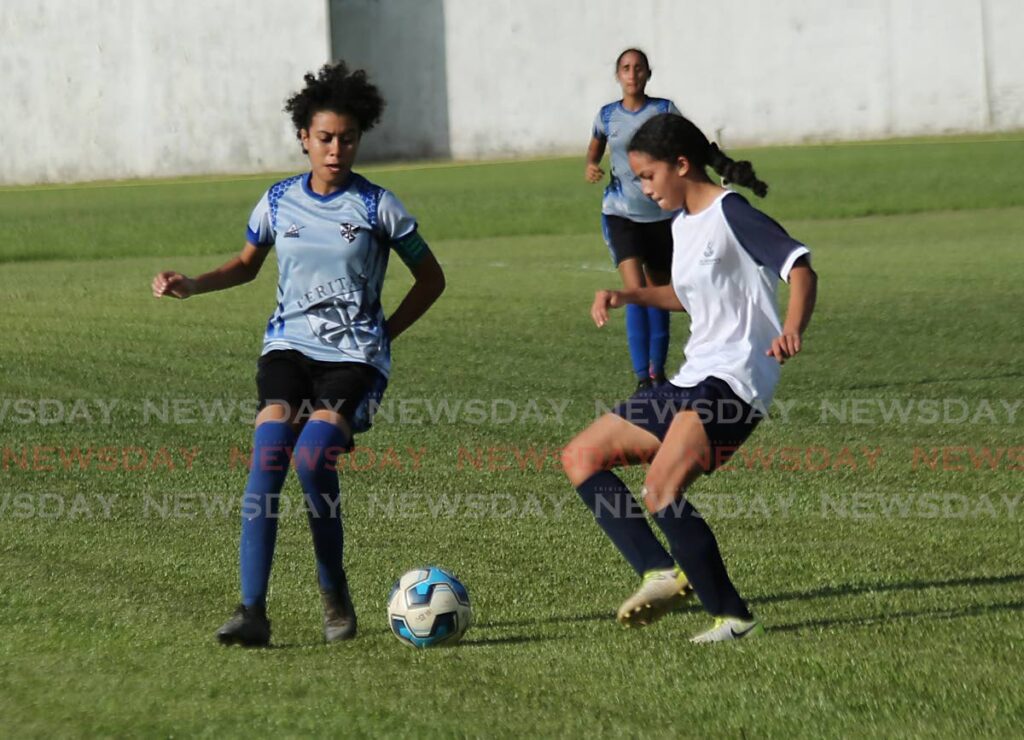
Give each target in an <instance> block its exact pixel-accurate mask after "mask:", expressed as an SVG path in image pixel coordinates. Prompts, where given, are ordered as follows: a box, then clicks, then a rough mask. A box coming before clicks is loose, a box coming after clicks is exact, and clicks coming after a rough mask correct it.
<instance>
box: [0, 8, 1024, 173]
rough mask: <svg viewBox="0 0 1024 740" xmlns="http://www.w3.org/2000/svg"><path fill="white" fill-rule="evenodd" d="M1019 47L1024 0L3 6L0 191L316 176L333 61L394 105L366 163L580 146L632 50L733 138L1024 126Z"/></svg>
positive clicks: (653, 87)
mask: <svg viewBox="0 0 1024 740" xmlns="http://www.w3.org/2000/svg"><path fill="white" fill-rule="evenodd" d="M328 8H330V18H329V17H328V16H329V13H328ZM1022 38H1024V0H775V1H774V2H770V3H769V2H764V0H717V1H716V2H713V3H711V2H707V0H629V1H628V2H625V1H624V0H559V1H558V2H552V1H551V0H293V2H290V3H284V2H281V0H0V183H28V182H67V181H75V180H88V179H97V178H120V177H140V176H142V177H145V176H170V175H179V174H189V173H219V172H257V171H265V170H290V169H294V168H297V167H302V166H303V165H304V163H305V160H304V158H303V157H302V156H301V154H300V150H299V148H298V145H297V144H296V143H295V140H294V138H293V132H292V130H291V124H290V122H289V120H288V118H287V116H286V115H285V114H284V113H282V112H281V107H282V105H283V101H284V99H285V98H286V97H287V96H288V94H289V93H291V92H292V91H294V90H295V89H297V88H298V87H299V86H300V84H301V80H302V74H303V73H304V72H306V71H307V70H311V69H315V68H317V67H318V66H319V65H321V64H322V63H323V62H324V61H326V60H327V59H329V58H331V57H332V56H336V57H342V58H345V59H346V60H347V61H349V62H350V63H352V64H353V65H355V66H361V67H365V68H367V69H368V70H369V71H370V73H371V75H372V76H373V79H374V80H375V81H376V82H377V83H378V84H379V85H380V87H381V89H382V91H383V93H384V95H385V97H386V99H387V100H388V101H389V105H388V108H387V109H386V110H385V118H384V121H383V122H382V124H381V126H380V127H379V129H377V130H374V131H373V132H371V133H370V134H369V136H368V137H367V139H366V141H365V142H364V145H363V155H364V157H365V158H374V157H376V158H388V157H408V156H412V157H423V156H445V155H449V154H450V155H452V156H454V157H458V158H473V157H497V156H505V155H528V154H540V153H553V152H572V153H580V152H582V150H583V148H584V146H585V145H586V142H587V139H588V136H589V133H590V124H591V121H592V119H593V117H594V114H595V113H596V111H597V109H598V107H599V106H600V105H601V104H603V103H605V102H608V101H610V100H614V99H616V98H617V97H618V95H619V89H618V86H617V85H616V83H615V79H614V75H613V65H614V62H615V58H616V56H617V55H618V53H619V51H621V50H622V49H623V48H625V47H627V46H639V47H640V48H642V49H644V50H646V51H647V52H648V54H649V56H650V58H651V62H652V66H653V67H654V77H653V79H652V81H651V84H650V86H649V88H648V92H649V93H650V94H652V95H661V96H665V97H670V98H672V99H674V100H675V101H676V103H677V104H678V105H679V106H680V108H681V109H682V110H683V111H684V112H685V113H687V114H688V115H689V116H690V117H691V118H693V119H694V120H695V121H696V122H697V123H698V124H699V125H700V126H702V127H703V128H704V129H705V130H706V131H707V132H708V133H709V134H712V133H713V132H715V131H716V130H719V129H721V130H722V131H723V137H724V141H725V143H726V144H727V145H736V144H752V143H772V142H799V141H809V140H817V141H820V140H837V139H859V138H875V137H886V136H904V135H915V134H929V133H943V132H964V131H993V130H1008V129H1019V128H1024V43H1021V39H1022ZM332 43H333V46H332Z"/></svg>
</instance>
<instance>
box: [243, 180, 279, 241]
mask: <svg viewBox="0 0 1024 740" xmlns="http://www.w3.org/2000/svg"><path fill="white" fill-rule="evenodd" d="M269 196H270V194H269V192H268V193H264V194H263V197H262V198H260V202H259V203H257V204H256V207H255V208H253V209H252V214H251V215H250V216H249V225H248V226H247V227H246V229H245V240H246V241H247V242H249V243H250V244H252V245H253V246H254V247H263V248H266V247H271V246H273V244H274V228H273V226H272V225H271V223H270V197H269Z"/></svg>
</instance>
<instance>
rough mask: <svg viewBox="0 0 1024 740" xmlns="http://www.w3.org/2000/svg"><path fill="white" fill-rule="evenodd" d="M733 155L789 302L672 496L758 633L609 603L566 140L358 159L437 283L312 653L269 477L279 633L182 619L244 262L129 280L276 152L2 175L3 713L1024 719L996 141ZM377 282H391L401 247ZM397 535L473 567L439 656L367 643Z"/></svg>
mask: <svg viewBox="0 0 1024 740" xmlns="http://www.w3.org/2000/svg"><path fill="white" fill-rule="evenodd" d="M749 154H750V155H751V157H752V158H753V159H754V162H755V164H756V165H757V167H758V171H759V173H760V174H761V175H762V177H763V178H764V179H765V180H767V181H768V182H769V183H770V185H771V186H772V191H771V194H770V195H769V197H768V198H767V199H766V200H765V201H764V202H763V203H762V204H761V205H762V206H763V208H764V209H765V210H766V211H767V212H769V213H771V214H772V215H774V216H776V217H777V218H779V219H780V220H782V221H783V222H784V223H785V224H786V226H787V227H788V228H789V230H790V232H791V233H793V234H794V235H795V236H797V237H798V238H800V239H802V240H804V241H805V242H806V243H807V244H809V245H810V246H811V247H812V249H813V250H814V264H815V267H816V269H817V271H818V273H819V275H820V298H819V307H818V310H817V313H816V315H815V319H814V322H813V323H812V326H811V328H810V330H809V332H808V334H807V337H806V351H805V354H803V355H801V356H800V357H799V358H798V359H797V360H796V361H794V362H793V363H791V364H787V366H786V369H785V370H784V372H783V380H782V383H781V385H780V387H779V390H778V393H777V398H778V399H779V401H781V402H783V403H784V404H785V406H780V407H779V408H778V410H777V413H776V414H775V417H774V418H773V419H771V420H769V421H767V422H765V423H764V424H762V425H761V426H760V427H759V429H758V430H757V432H756V433H755V435H754V436H753V437H752V438H751V440H750V441H749V442H748V445H747V448H746V449H747V451H748V454H747V455H746V456H741V457H740V458H738V460H737V462H735V463H734V464H733V465H732V466H731V467H730V468H729V469H726V470H723V471H721V472H719V473H716V474H715V475H714V476H711V477H709V478H707V479H705V480H703V481H701V482H700V484H699V485H698V486H697V487H696V488H695V489H694V491H693V498H694V499H695V500H696V501H697V502H698V504H699V505H700V506H703V508H704V511H705V513H706V514H707V516H708V518H709V520H710V521H711V524H712V526H714V527H715V528H716V532H717V534H718V537H719V540H720V542H721V544H722V547H723V551H724V554H725V557H726V560H727V562H728V563H729V565H730V568H731V571H732V574H733V576H734V579H735V580H736V582H737V584H738V585H739V587H740V589H741V591H742V592H743V593H744V594H745V595H746V596H747V597H748V598H749V599H750V601H751V603H752V607H753V608H754V610H755V611H756V612H757V614H758V615H759V616H760V617H761V618H762V619H763V621H764V622H765V624H766V626H767V628H768V632H767V634H766V635H765V636H764V638H763V639H760V640H756V641H750V642H744V643H738V644H733V645H723V646H712V647H711V648H710V649H709V648H708V647H707V646H694V645H690V644H689V643H688V642H687V641H686V639H685V638H686V637H688V636H689V635H690V634H692V633H694V632H696V631H698V630H700V629H703V628H704V627H705V626H707V624H708V620H707V618H706V617H705V616H704V615H703V613H701V612H700V611H699V610H698V609H697V608H696V607H694V608H692V609H690V610H689V611H685V612H681V613H678V614H675V615H672V616H670V617H668V618H666V619H665V620H664V621H662V622H660V623H658V624H657V625H656V626H654V627H652V628H650V629H647V630H642V631H626V630H622V629H621V628H620V627H619V626H618V625H617V624H616V623H615V622H614V619H613V614H614V610H615V608H616V607H617V605H618V604H619V602H620V601H621V599H622V598H623V597H624V596H625V595H626V594H628V593H629V591H630V590H631V588H632V587H633V585H634V584H633V581H632V575H631V572H630V571H629V569H628V567H627V565H626V564H625V562H624V561H622V559H621V558H620V557H619V556H618V554H617V553H616V552H615V551H614V550H613V548H612V547H611V546H610V544H609V543H608V542H607V541H606V540H605V539H604V538H603V537H602V536H601V535H600V533H599V530H598V529H597V527H596V526H595V525H594V523H593V521H592V517H591V516H590V514H589V513H588V512H587V511H586V510H585V509H584V508H583V507H582V506H581V505H579V503H578V500H577V498H576V494H575V493H574V492H573V491H572V490H571V488H570V487H569V486H568V484H567V483H566V482H565V480H564V478H563V477H562V475H561V473H560V472H559V469H558V466H557V463H556V458H557V450H558V447H559V445H562V444H564V443H565V442H566V441H567V440H568V439H569V438H570V437H571V436H572V435H573V434H574V433H575V432H576V431H577V430H579V429H581V428H582V427H583V426H584V425H585V424H586V423H588V421H590V420H591V419H592V418H593V417H594V415H595V413H596V410H597V409H598V408H602V407H603V405H604V404H608V403H611V402H612V401H614V400H616V399H617V398H618V397H621V396H622V395H624V394H625V393H627V392H628V391H629V390H630V388H631V373H630V372H629V369H628V358H627V354H626V348H625V339H624V328H623V322H622V317H621V314H619V315H617V316H615V318H614V320H613V322H612V325H611V326H609V327H608V328H606V329H605V330H603V331H597V330H596V329H594V328H593V326H592V325H591V324H590V321H589V318H588V315H587V308H588V306H589V303H590V299H591V297H592V291H593V290H594V289H596V288H599V287H604V286H613V285H614V284H615V283H616V275H615V274H614V273H613V271H612V270H611V267H610V264H609V260H608V256H607V252H606V250H605V247H604V245H603V243H602V241H601V239H600V235H599V229H598V221H597V211H598V200H599V189H598V188H597V187H592V186H587V185H585V184H584V183H583V182H582V164H581V161H579V160H543V161H537V162H524V163H507V164H486V165H477V166H451V167H425V168H412V169H404V170H403V169H400V168H378V169H374V168H366V169H365V170H363V171H364V173H365V174H367V175H368V176H370V177H371V179H374V180H375V181H377V182H379V183H381V184H383V185H385V186H388V187H390V188H392V189H393V190H395V191H396V192H397V193H398V194H399V196H400V197H402V199H403V200H404V201H405V203H406V204H407V206H408V207H409V209H410V210H411V211H412V212H413V213H415V214H416V215H417V216H418V217H419V219H420V222H421V226H422V233H423V234H424V236H425V237H426V238H427V239H428V240H429V241H430V243H431V244H432V246H433V247H434V250H435V251H436V253H437V254H438V256H439V259H440V260H441V262H442V263H443V265H444V267H445V270H446V273H447V276H448V291H447V292H446V294H445V296H444V297H443V298H442V300H441V302H440V303H439V304H438V305H437V306H436V307H435V309H434V310H432V311H431V312H430V313H429V314H428V315H427V317H426V318H425V319H424V320H423V322H422V323H421V324H419V325H417V326H416V327H415V328H414V329H413V330H411V331H410V332H409V334H408V335H406V336H404V337H402V339H400V340H399V342H397V343H396V347H395V358H396V361H395V364H396V371H395V374H394V375H393V378H392V382H391V386H390V388H389V391H388V395H387V397H386V399H385V401H386V402H390V403H391V405H390V406H388V405H387V404H386V405H385V410H386V411H387V410H389V413H390V414H391V417H392V418H390V419H389V418H387V417H386V416H385V417H384V418H379V419H378V423H377V425H376V427H375V428H374V430H373V431H372V432H370V433H368V434H367V435H365V436H364V437H362V438H361V440H360V441H361V445H362V447H361V448H360V450H359V451H358V452H357V453H356V454H355V455H354V456H353V457H352V458H350V460H349V461H348V463H347V469H345V470H343V472H342V490H343V495H344V510H345V516H346V561H347V565H348V569H349V573H350V579H351V581H352V584H353V591H354V598H355V600H356V605H357V608H358V609H359V614H360V625H361V632H360V636H359V638H358V639H356V640H355V641H353V642H352V643H349V644H344V645H339V646H332V647H330V648H328V647H325V646H324V645H322V644H321V639H320V627H319V604H318V600H317V597H316V588H315V570H314V566H313V558H312V550H311V547H310V543H309V535H308V531H307V528H306V524H305V520H304V516H303V515H302V514H301V512H300V511H299V510H298V501H299V494H298V488H297V484H296V482H295V481H294V479H289V482H288V485H287V487H286V491H287V492H288V493H289V494H290V500H291V501H292V503H293V504H294V506H293V507H292V510H291V513H290V514H286V515H285V519H284V521H283V523H282V526H281V534H280V537H279V541H278V547H277V557H276V561H275V568H274V575H273V578H272V581H271V589H272V590H271V595H270V613H271V618H272V619H273V622H274V643H275V646H274V649H271V650H265V651H243V650H240V649H230V650H226V649H223V648H220V647H219V646H218V645H217V644H216V643H215V641H214V640H213V631H214V630H215V629H216V627H217V626H218V625H219V624H220V623H221V622H222V621H223V620H224V618H225V617H226V616H227V615H228V614H229V612H230V610H231V608H232V607H233V605H234V604H235V602H236V601H237V595H236V594H237V544H238V529H239V527H238V509H239V501H238V499H239V496H240V492H241V489H242V486H243V483H244V478H245V471H244V463H243V458H244V455H245V454H246V453H247V451H248V449H249V445H250V435H251V429H250V424H249V422H248V420H247V414H248V418H249V419H251V410H252V408H253V401H252V395H253V393H254V387H253V382H252V379H253V374H254V361H255V357H256V355H257V354H258V351H259V346H260V339H261V334H262V330H263V326H264V323H265V321H266V317H267V316H268V315H269V314H270V312H271V310H272V308H273V290H274V283H275V279H276V269H275V268H274V266H273V265H272V264H271V263H268V266H267V269H265V270H264V273H263V274H262V275H261V276H260V277H259V278H258V280H257V281H256V282H255V283H254V284H252V285H249V286H245V287H242V288H238V289H235V290H232V291H229V292H226V293H220V294H213V295H207V296H200V297H198V298H195V299H192V300H189V301H185V302H174V301H169V300H161V301H157V300H154V299H153V298H152V297H151V296H150V294H149V287H148V286H149V281H150V278H151V276H152V275H153V273H155V272H156V271H158V270H160V269H169V268H175V269H180V270H182V271H185V272H189V273H194V272H199V271H202V270H205V269H208V268H210V267H212V266H214V265H216V264H219V262H220V261H222V260H223V259H224V258H226V257H227V256H228V255H230V254H231V253H233V252H234V251H235V250H236V249H237V248H238V247H239V246H240V244H241V238H242V234H243V230H244V223H245V219H246V218H247V216H248V214H249V211H250V209H251V207H252V206H253V204H254V203H255V202H256V200H257V199H258V198H259V197H260V194H261V193H262V191H263V190H264V189H265V188H266V187H267V186H268V185H269V184H270V183H271V182H273V179H274V178H272V177H266V178H242V179H237V180H227V181H225V180H195V181H187V182H155V183H137V184H132V183H129V184H113V185H98V186H72V187H64V188H45V187H44V188H24V189H10V188H8V189H3V190H0V223H3V224H4V227H5V231H6V237H7V238H6V239H5V240H4V242H3V244H2V245H0V300H2V304H3V319H4V329H5V330H4V334H3V340H2V344H0V346H2V349H0V395H2V397H0V435H2V437H0V442H2V443H0V448H2V454H3V464H2V470H0V480H2V493H0V507H2V508H0V532H2V536H0V543H2V544H0V631H2V635H3V639H2V640H0V717H2V719H0V730H2V734H4V735H6V736H24V735H35V736H43V735H46V736H50V735H54V734H56V735H62V736H65V735H86V734H102V735H126V734H131V735H154V736H155V735H162V736H169V735H175V736H181V735H206V736H221V735H243V734H245V735H249V734H251V733H253V732H255V733H259V734H269V733H274V734H282V735H307V734H311V735H320V736H327V735H334V736H336V735H339V734H340V735H345V736H350V735H380V734H394V735H404V736H422V735H444V736H452V735H455V736H491V735H494V736H513V735H547V736H550V735H563V734H568V735H584V734H586V735H600V736H629V737H637V736H731V737H759V736H783V735H785V736H804V737H819V736H822V735H830V736H835V735H845V736H851V735H852V736H921V735H926V736H942V737H945V736H950V735H953V734H957V735H964V734H966V735H986V736H1011V735H1017V734H1019V732H1020V728H1021V726H1022V725H1024V701H1022V697H1021V692H1020V677H1021V675H1024V651H1022V650H1021V648H1020V646H1021V641H1022V638H1024V627H1022V626H1021V615H1022V611H1024V555H1022V546H1021V542H1022V534H1024V527H1022V518H1024V495H1022V492H1024V486H1022V475H1024V425H1022V422H1021V420H1022V419H1024V403H1022V401H1024V394H1022V393H1021V388H1022V379H1024V360H1022V354H1021V348H1022V346H1024V323H1022V321H1021V313H1022V309H1024V302H1022V299H1021V287H1020V286H1021V284H1022V281H1024V263H1022V259H1021V256H1022V254H1024V251H1022V248H1024V236H1022V234H1024V189H1022V188H1020V187H1019V172H1018V170H1019V167H1018V166H1017V163H1019V162H1020V161H1022V160H1024V139H1022V138H1020V137H1016V138H1014V137H1008V138H1006V137H1004V138H1002V139H999V140H984V139H982V140H977V139H975V140H962V141H958V140H945V141H930V142H893V143H878V144H863V145H848V146H838V145H837V146H819V147H805V148H776V149H764V150H757V151H752V152H749ZM388 280H389V282H388V284H387V287H386V294H385V299H386V302H387V305H389V306H394V305H395V304H396V303H397V300H398V299H399V298H400V297H401V295H402V294H403V292H404V290H405V288H406V287H407V286H408V285H409V279H408V276H407V274H406V273H405V271H404V268H403V267H402V265H401V263H400V262H399V261H397V260H394V261H393V264H392V270H391V274H390V275H389V276H388ZM673 322H674V323H673V332H674V340H673V350H672V355H671V362H672V363H678V362H679V361H681V359H682V357H681V346H682V342H683V340H684V338H685V335H686V320H685V317H677V318H674V319H673ZM403 402H404V404H405V406H404V407H403V406H402V405H401V404H402V403H403ZM442 402H447V403H448V404H449V406H448V409H449V411H450V412H451V413H450V415H449V414H446V413H443V412H440V413H439V412H438V409H439V406H438V405H437V404H440V403H442ZM458 403H463V404H467V403H469V404H470V405H471V407H472V408H473V409H477V410H481V409H482V411H479V413H478V412H477V411H474V412H469V411H468V410H467V409H468V408H469V407H465V406H464V407H462V408H461V409H456V410H455V411H454V412H452V411H451V410H452V409H455V408H456V404H458ZM211 409H212V411H211ZM403 409H404V410H403ZM207 413H209V414H211V416H210V417H204V414H207ZM431 413H433V414H434V416H435V419H434V420H430V419H429V418H428V417H429V416H430V415H431ZM513 415H515V418H511V417H513ZM481 417H484V420H485V422H486V423H480V422H481ZM625 478H626V480H627V481H628V482H629V483H631V484H637V483H639V482H640V481H641V480H642V471H639V470H632V471H628V472H627V473H625ZM421 563H436V564H439V565H443V566H445V567H448V568H450V569H452V570H454V571H455V572H457V573H458V574H459V575H460V576H461V577H462V578H463V580H464V581H465V583H466V584H467V585H468V587H469V589H470V593H471V595H472V597H473V600H474V605H475V610H476V617H477V624H476V625H475V626H474V628H473V629H472V630H471V631H470V632H469V633H468V634H467V636H466V640H465V642H464V643H463V644H462V645H461V646H459V647H455V648H451V649H443V650H436V651H422V652H417V651H414V650H411V649H409V648H406V647H403V646H402V645H400V644H399V643H398V642H397V641H396V640H395V639H394V637H392V636H391V634H390V632H389V631H388V628H387V626H386V623H385V619H384V600H385V597H386V595H387V591H388V587H389V586H390V584H391V582H392V581H393V580H394V579H395V578H397V577H398V575H399V574H400V573H402V572H403V571H405V570H406V569H408V568H410V567H412V566H415V565H418V564H421Z"/></svg>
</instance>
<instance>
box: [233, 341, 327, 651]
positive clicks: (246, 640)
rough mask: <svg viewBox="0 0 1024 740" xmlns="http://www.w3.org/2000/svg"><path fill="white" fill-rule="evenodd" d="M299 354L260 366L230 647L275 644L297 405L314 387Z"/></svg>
mask: <svg viewBox="0 0 1024 740" xmlns="http://www.w3.org/2000/svg"><path fill="white" fill-rule="evenodd" d="M296 354H297V353H289V352H271V353H268V354H267V355H265V356H263V357H261V358H260V361H259V364H258V371H257V376H256V384H257V389H258V392H259V398H260V406H261V408H260V411H259V413H258V414H257V416H256V428H255V431H254V432H253V450H252V462H251V464H250V467H249V476H248V480H247V481H246V485H245V493H244V494H243V496H242V531H241V537H240V539H239V557H238V562H239V576H240V581H241V590H242V602H241V604H239V606H238V608H237V609H236V610H235V614H234V615H233V616H232V618H231V619H230V620H228V622H227V623H225V624H224V625H223V626H222V627H221V628H220V630H218V632H217V638H218V639H219V640H220V641H221V642H222V643H224V644H242V645H266V644H267V643H269V641H270V622H269V620H267V617H266V602H267V591H268V588H269V583H270V571H271V565H272V563H273V559H274V547H275V544H276V542H277V524H278V511H279V508H278V507H279V500H280V494H281V488H282V487H283V486H284V481H285V477H286V476H287V475H288V467H289V464H290V460H291V452H292V447H293V446H294V444H295V436H296V431H295V426H294V421H295V412H296V411H297V408H298V403H297V401H296V399H297V398H300V397H301V395H302V393H303V392H304V391H305V385H306V383H307V382H308V379H307V378H306V376H305V375H304V372H303V369H302V367H301V361H300V360H299V359H298V358H296V356H295V355H296Z"/></svg>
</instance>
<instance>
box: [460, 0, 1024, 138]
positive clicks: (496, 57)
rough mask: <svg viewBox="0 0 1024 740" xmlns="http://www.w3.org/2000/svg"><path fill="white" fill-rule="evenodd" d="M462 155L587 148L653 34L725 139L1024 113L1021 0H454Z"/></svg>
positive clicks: (897, 128)
mask: <svg viewBox="0 0 1024 740" xmlns="http://www.w3.org/2000/svg"><path fill="white" fill-rule="evenodd" d="M444 16H445V37H446V39H447V48H448V53H447V69H448V80H447V85H448V109H449V131H450V132H451V152H452V154H453V156H455V157H478V156H495V155H506V154H521V153H536V152H559V151H582V149H583V147H584V146H585V144H586V141H587V139H588V135H589V131H590V123H591V120H592V119H593V116H594V114H595V113H596V111H597V109H598V107H599V106H600V105H601V104H603V103H605V102H608V101H610V100H614V99H616V98H617V97H618V96H619V89H618V86H617V85H616V83H615V80H614V78H613V66H614V62H615V58H616V56H617V55H618V53H619V52H620V51H621V50H622V49H624V48H626V47H629V46H638V47H640V48H642V49H644V50H645V51H646V52H647V53H648V55H649V57H650V60H651V66H652V67H653V69H654V76H653V78H652V80H651V83H650V85H649V87H648V93H649V94H652V95H659V96H664V97H670V98H672V99H674V100H675V101H676V103H677V104H678V105H679V107H680V108H681V109H682V110H683V112H684V113H686V114H687V115H689V116H690V117H691V118H693V119H694V120H695V122H697V123H698V124H699V125H700V126H702V127H703V128H705V129H706V130H707V131H708V133H709V134H710V133H711V132H713V131H714V130H716V129H720V128H721V129H724V138H725V140H726V141H727V142H728V143H729V144H737V143H743V144H749V143H771V142H799V141H807V140H834V139H860V138H874V137H886V136H897V135H898V136H903V135H916V134H929V133H940V132H967V131H989V130H997V129H1013V128H1024V44H1022V43H1021V41H1020V39H1022V38H1024V1H1022V0H844V1H842V2H840V1H839V0H834V1H826V0H774V2H763V1H762V0H718V2H714V3H709V2H706V1H705V0H631V2H621V1H620V0H615V1H609V2H593V0H590V1H588V0H560V2H559V3H557V4H553V3H549V2H547V1H546V0H492V1H490V2H486V3H484V2H478V0H446V2H445V8H444Z"/></svg>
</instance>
